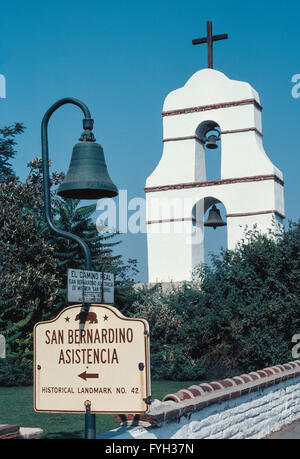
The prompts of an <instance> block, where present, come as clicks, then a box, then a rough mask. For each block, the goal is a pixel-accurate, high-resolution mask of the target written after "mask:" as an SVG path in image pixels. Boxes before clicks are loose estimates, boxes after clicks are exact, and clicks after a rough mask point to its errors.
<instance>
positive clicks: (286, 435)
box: [265, 421, 300, 440]
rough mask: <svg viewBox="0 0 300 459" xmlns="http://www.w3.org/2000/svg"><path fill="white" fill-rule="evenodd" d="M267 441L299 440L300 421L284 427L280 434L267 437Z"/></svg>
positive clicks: (275, 433) (276, 433)
mask: <svg viewBox="0 0 300 459" xmlns="http://www.w3.org/2000/svg"><path fill="white" fill-rule="evenodd" d="M265 439H266V440H274V439H277V440H299V439H300V421H295V422H292V423H291V424H288V425H287V426H284V427H282V428H281V429H280V430H279V431H278V432H273V433H272V434H270V435H268V436H267V437H265Z"/></svg>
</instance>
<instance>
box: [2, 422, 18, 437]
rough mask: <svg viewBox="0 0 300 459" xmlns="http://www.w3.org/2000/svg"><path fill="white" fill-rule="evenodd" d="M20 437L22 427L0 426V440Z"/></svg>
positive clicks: (13, 425) (12, 425) (14, 425)
mask: <svg viewBox="0 0 300 459" xmlns="http://www.w3.org/2000/svg"><path fill="white" fill-rule="evenodd" d="M19 435H20V426H18V425H17V424H0V440H8V439H11V438H18V436H19Z"/></svg>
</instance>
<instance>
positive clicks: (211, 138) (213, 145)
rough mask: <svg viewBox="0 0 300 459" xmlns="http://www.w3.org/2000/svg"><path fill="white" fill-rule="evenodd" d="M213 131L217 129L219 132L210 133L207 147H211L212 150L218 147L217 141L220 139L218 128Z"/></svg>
mask: <svg viewBox="0 0 300 459" xmlns="http://www.w3.org/2000/svg"><path fill="white" fill-rule="evenodd" d="M213 131H215V132H216V133H217V135H215V134H210V135H209V136H208V137H207V140H206V144H205V145H206V148H209V149H210V150H214V149H215V148H218V145H217V142H218V141H219V140H220V133H219V131H218V130H217V129H213Z"/></svg>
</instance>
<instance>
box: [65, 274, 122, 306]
mask: <svg viewBox="0 0 300 459" xmlns="http://www.w3.org/2000/svg"><path fill="white" fill-rule="evenodd" d="M68 301H69V302H70V303H75V302H76V303H77V302H78V303H113V302H114V275H113V274H111V273H101V272H98V271H87V270H83V269H68Z"/></svg>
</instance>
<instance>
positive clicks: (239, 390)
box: [116, 360, 300, 426]
mask: <svg viewBox="0 0 300 459" xmlns="http://www.w3.org/2000/svg"><path fill="white" fill-rule="evenodd" d="M297 376H300V360H293V361H292V362H288V363H285V364H283V365H274V366H273V367H267V368H263V369H262V370H258V371H252V372H251V373H248V374H242V375H240V376H234V377H232V378H227V379H222V380H218V381H212V382H210V383H201V384H199V385H197V384H195V385H193V386H190V387H188V388H185V389H181V390H179V391H178V392H175V393H174V394H168V395H166V396H165V397H164V398H163V399H162V403H160V404H159V405H158V406H156V407H154V408H153V409H152V410H150V412H149V413H147V414H142V415H140V414H127V415H124V414H122V415H121V414H120V415H117V416H116V420H117V422H120V423H121V424H122V425H128V426H129V425H143V426H151V425H152V426H157V425H160V424H162V423H164V422H168V421H172V420H178V419H179V418H180V417H181V416H186V415H190V414H191V413H192V412H195V411H199V410H200V409H203V408H205V407H207V406H209V405H212V404H214V403H220V402H223V401H225V400H229V399H232V398H236V397H239V396H242V395H245V394H249V393H250V392H255V391H258V390H260V389H263V388H266V387H269V386H272V385H275V384H278V383H280V382H282V381H285V380H287V379H291V378H295V377H297ZM170 401H172V402H175V403H174V405H173V404H168V403H164V402H170ZM176 404H178V405H177V406H176Z"/></svg>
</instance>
